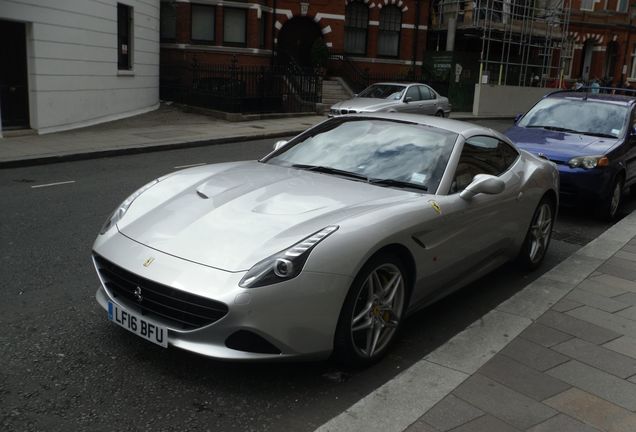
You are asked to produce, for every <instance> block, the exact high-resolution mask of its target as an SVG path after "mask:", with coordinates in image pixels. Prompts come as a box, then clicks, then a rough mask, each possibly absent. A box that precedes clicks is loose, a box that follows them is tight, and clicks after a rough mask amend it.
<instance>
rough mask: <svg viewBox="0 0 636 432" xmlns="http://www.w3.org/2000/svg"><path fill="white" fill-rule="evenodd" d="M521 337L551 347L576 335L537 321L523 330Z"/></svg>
mask: <svg viewBox="0 0 636 432" xmlns="http://www.w3.org/2000/svg"><path fill="white" fill-rule="evenodd" d="M519 337H522V338H524V339H527V340H529V341H531V342H534V343H537V344H539V345H542V346H544V347H546V348H549V347H551V346H553V345H556V344H559V343H561V342H565V341H566V340H568V339H572V338H573V337H574V336H572V335H570V334H567V333H563V332H561V331H559V330H556V329H553V328H552V327H547V326H544V325H543V324H539V323H536V322H535V323H533V324H532V325H530V327H528V328H527V329H525V330H524V331H523V332H521V334H520V335H519Z"/></svg>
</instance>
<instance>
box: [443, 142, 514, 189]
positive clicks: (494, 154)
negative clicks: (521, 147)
mask: <svg viewBox="0 0 636 432" xmlns="http://www.w3.org/2000/svg"><path fill="white" fill-rule="evenodd" d="M518 157H519V153H518V152H517V151H516V150H515V149H514V148H512V147H511V146H510V145H509V144H508V143H505V142H503V141H501V140H499V139H497V138H493V137H489V136H475V137H471V138H469V139H468V140H466V142H465V143H464V148H463V149H462V154H461V155H460V157H459V162H458V163H457V169H456V170H455V177H454V179H453V183H452V185H451V191H450V192H451V193H456V192H461V191H463V190H464V189H465V188H466V186H468V185H469V184H470V183H471V182H472V181H473V178H475V176H476V175H477V174H490V175H494V176H499V175H501V174H503V173H504V172H505V171H507V170H508V168H510V166H511V165H512V164H513V163H514V162H515V161H516V160H517V158H518Z"/></svg>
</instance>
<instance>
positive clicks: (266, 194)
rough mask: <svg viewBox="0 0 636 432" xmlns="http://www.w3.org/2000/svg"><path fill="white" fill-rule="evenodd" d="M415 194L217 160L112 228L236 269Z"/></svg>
mask: <svg viewBox="0 0 636 432" xmlns="http://www.w3.org/2000/svg"><path fill="white" fill-rule="evenodd" d="M417 196H419V194H415V193H413V192H406V191H401V190H397V189H391V188H384V187H379V186H373V185H369V184H367V183H363V182H357V181H352V180H348V179H343V178H340V177H334V176H330V175H327V174H320V173H314V172H309V171H303V170H298V169H294V168H284V167H279V166H274V165H269V164H264V163H259V162H241V163H230V164H218V165H209V166H206V167H198V168H193V169H190V170H185V171H182V172H179V173H176V174H174V175H172V176H170V177H168V178H167V179H165V180H163V181H160V182H159V183H158V184H156V185H155V186H153V187H152V188H150V189H148V190H147V191H146V192H144V193H143V194H142V195H141V196H140V197H139V198H137V199H136V200H135V201H134V202H133V204H132V205H131V206H130V208H129V210H128V212H127V213H126V214H125V216H124V217H123V219H122V220H121V221H120V222H119V223H118V224H117V226H118V229H119V230H120V232H121V233H122V234H124V235H125V236H127V237H129V238H131V239H133V240H135V241H137V242H139V243H142V244H144V245H146V246H148V247H150V248H153V249H156V250H159V251H161V252H165V253H167V254H170V255H173V256H177V257H180V258H183V259H186V260H189V261H193V262H196V263H199V264H203V265H207V266H211V267H215V268H218V269H222V270H226V271H232V272H238V271H245V270H248V269H249V268H251V267H252V266H253V265H254V264H255V263H257V262H258V261H260V260H262V259H265V258H267V257H268V256H270V255H272V254H274V253H277V252H280V251H281V250H284V249H286V248H288V247H290V246H292V245H294V244H295V243H297V242H299V241H300V240H302V239H304V238H305V237H307V236H309V235H311V234H313V233H315V232H316V231H319V230H321V229H322V228H324V227H326V226H328V225H337V224H340V223H341V222H342V221H343V220H344V219H346V218H347V217H349V216H352V215H354V214H360V213H362V212H365V211H372V210H375V209H377V208H378V207H379V206H391V205H394V204H395V203H396V202H397V201H401V200H404V199H408V198H409V197H410V198H413V197H417ZM336 234H337V232H336V233H335V234H333V235H336ZM328 240H329V239H326V240H325V242H326V241H328Z"/></svg>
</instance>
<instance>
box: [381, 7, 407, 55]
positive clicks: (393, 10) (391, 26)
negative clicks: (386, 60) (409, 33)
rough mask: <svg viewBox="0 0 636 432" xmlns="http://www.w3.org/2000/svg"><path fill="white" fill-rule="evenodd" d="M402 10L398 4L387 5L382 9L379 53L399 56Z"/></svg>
mask: <svg viewBox="0 0 636 432" xmlns="http://www.w3.org/2000/svg"><path fill="white" fill-rule="evenodd" d="M401 27H402V11H400V9H399V8H398V7H397V6H385V7H383V8H382V10H381V11H380V31H379V34H378V55H381V56H388V57H397V56H398V55H399V53H400V28H401Z"/></svg>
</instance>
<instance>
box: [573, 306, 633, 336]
mask: <svg viewBox="0 0 636 432" xmlns="http://www.w3.org/2000/svg"><path fill="white" fill-rule="evenodd" d="M567 314H568V315H569V316H572V317H575V318H578V319H580V320H584V321H587V322H589V323H592V324H595V325H597V326H599V327H603V328H606V329H608V330H610V331H613V332H615V333H618V334H619V335H620V336H622V335H627V336H631V337H633V338H636V321H632V320H630V319H628V318H624V317H622V316H620V315H617V314H611V313H608V312H605V311H602V310H600V309H596V308H591V307H589V306H583V307H580V308H578V309H574V310H571V311H569V312H567ZM581 339H585V338H581ZM590 342H592V343H594V341H590ZM605 342H609V341H603V342H598V343H605Z"/></svg>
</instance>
